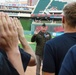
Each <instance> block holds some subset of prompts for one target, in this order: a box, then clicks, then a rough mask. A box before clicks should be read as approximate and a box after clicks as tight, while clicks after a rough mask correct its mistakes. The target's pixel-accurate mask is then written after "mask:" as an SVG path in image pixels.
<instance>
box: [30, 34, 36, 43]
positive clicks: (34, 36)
mask: <svg viewBox="0 0 76 75" xmlns="http://www.w3.org/2000/svg"><path fill="white" fill-rule="evenodd" d="M35 41H36V35H35V34H34V35H33V36H32V38H31V42H35Z"/></svg>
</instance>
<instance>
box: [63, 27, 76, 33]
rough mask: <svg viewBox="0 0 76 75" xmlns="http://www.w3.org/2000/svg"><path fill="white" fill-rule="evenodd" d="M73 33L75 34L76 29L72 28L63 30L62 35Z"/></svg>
mask: <svg viewBox="0 0 76 75" xmlns="http://www.w3.org/2000/svg"><path fill="white" fill-rule="evenodd" d="M75 32H76V28H72V27H68V28H64V33H75Z"/></svg>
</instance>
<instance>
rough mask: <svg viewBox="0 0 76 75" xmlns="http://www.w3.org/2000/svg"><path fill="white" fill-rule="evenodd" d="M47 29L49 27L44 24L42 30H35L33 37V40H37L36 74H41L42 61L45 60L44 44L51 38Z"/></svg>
mask: <svg viewBox="0 0 76 75" xmlns="http://www.w3.org/2000/svg"><path fill="white" fill-rule="evenodd" d="M46 31H47V27H46V25H45V24H43V25H42V26H41V30H40V31H35V33H34V35H33V36H32V38H31V42H35V41H36V52H35V53H36V59H37V67H36V75H40V67H41V61H42V60H43V50H44V44H45V42H46V41H47V40H49V39H51V35H50V33H48V32H46Z"/></svg>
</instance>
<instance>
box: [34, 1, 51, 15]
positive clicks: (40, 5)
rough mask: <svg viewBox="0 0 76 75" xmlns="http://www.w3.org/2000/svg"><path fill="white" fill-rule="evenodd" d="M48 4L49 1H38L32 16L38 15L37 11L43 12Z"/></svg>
mask: <svg viewBox="0 0 76 75" xmlns="http://www.w3.org/2000/svg"><path fill="white" fill-rule="evenodd" d="M49 2H50V0H39V2H38V4H37V6H36V8H35V10H34V12H33V13H34V14H38V13H39V11H43V10H44V9H45V8H46V6H47V5H48V3H49Z"/></svg>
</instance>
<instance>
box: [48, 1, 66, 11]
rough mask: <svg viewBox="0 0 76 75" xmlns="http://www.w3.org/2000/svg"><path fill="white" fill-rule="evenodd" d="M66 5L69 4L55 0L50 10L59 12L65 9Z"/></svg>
mask: <svg viewBox="0 0 76 75" xmlns="http://www.w3.org/2000/svg"><path fill="white" fill-rule="evenodd" d="M66 3H67V2H62V1H55V0H53V1H52V3H51V4H50V6H49V8H48V9H51V8H53V9H54V8H57V10H62V9H63V7H64V5H65V4H66Z"/></svg>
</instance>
